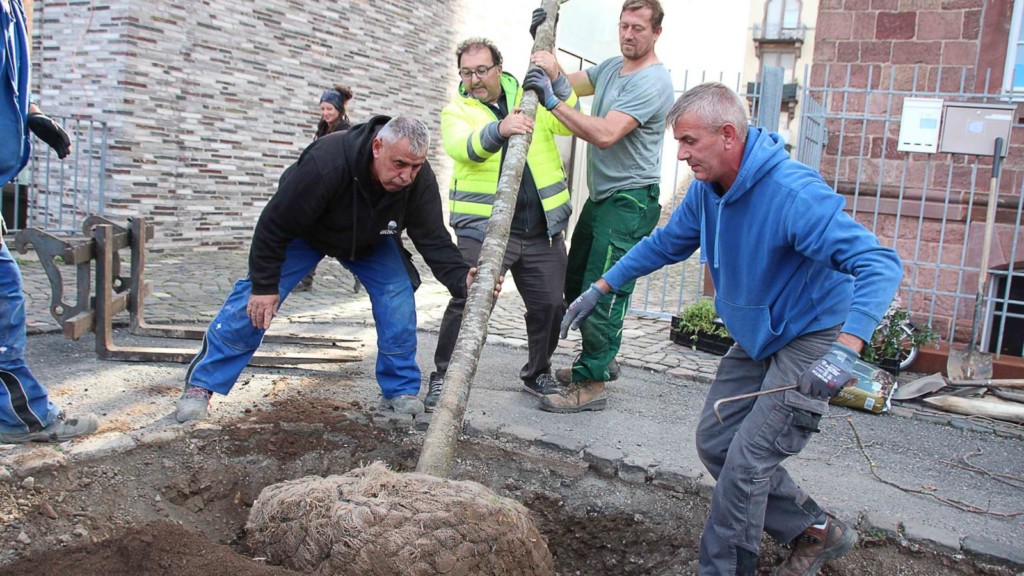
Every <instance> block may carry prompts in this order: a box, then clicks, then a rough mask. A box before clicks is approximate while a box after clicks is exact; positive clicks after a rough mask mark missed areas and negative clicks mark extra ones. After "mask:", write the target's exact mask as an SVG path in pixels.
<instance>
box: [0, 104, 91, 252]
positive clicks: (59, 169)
mask: <svg viewBox="0 0 1024 576" xmlns="http://www.w3.org/2000/svg"><path fill="white" fill-rule="evenodd" d="M53 119H54V121H56V122H58V123H60V124H61V125H62V126H63V127H64V129H65V130H66V131H67V133H68V136H70V138H71V153H70V154H69V155H68V156H67V157H66V158H65V159H63V160H60V159H58V158H57V154H56V153H54V152H53V150H52V149H51V148H50V147H49V146H47V145H46V144H45V143H44V142H42V141H41V140H38V139H36V138H35V137H34V136H33V142H32V157H31V158H30V160H29V163H28V165H27V166H26V167H25V169H24V170H22V171H21V173H20V174H19V175H18V177H17V178H15V180H14V181H12V182H11V183H9V184H7V185H5V186H4V189H3V215H4V220H5V221H6V223H7V228H8V229H9V230H11V231H17V230H21V229H23V228H28V227H34V228H41V229H43V230H46V231H49V232H66V233H78V232H79V231H80V229H81V223H82V221H83V220H84V219H85V218H86V217H87V216H89V215H97V216H102V215H103V214H104V209H105V200H106V198H105V193H106V184H107V177H108V175H107V137H108V129H107V123H106V122H99V121H96V120H88V119H81V118H58V117H53Z"/></svg>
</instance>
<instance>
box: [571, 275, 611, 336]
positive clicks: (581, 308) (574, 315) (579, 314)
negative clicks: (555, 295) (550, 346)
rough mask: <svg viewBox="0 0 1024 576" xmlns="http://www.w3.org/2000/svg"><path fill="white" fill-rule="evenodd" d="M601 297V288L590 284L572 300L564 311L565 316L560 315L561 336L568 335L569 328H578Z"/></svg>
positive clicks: (602, 293) (602, 295)
mask: <svg viewBox="0 0 1024 576" xmlns="http://www.w3.org/2000/svg"><path fill="white" fill-rule="evenodd" d="M602 297H604V292H601V289H600V288H598V287H597V286H596V285H594V284H591V285H590V288H588V289H587V291H586V292H584V293H583V294H580V296H579V298H577V299H575V300H573V301H572V304H569V308H568V309H567V310H566V311H565V316H564V317H562V332H561V337H562V338H568V337H569V328H572V329H573V330H578V329H579V327H580V324H582V323H583V321H584V320H586V319H587V317H588V316H590V315H591V314H592V313H593V312H594V308H595V307H596V306H597V303H598V301H599V300H601V298H602Z"/></svg>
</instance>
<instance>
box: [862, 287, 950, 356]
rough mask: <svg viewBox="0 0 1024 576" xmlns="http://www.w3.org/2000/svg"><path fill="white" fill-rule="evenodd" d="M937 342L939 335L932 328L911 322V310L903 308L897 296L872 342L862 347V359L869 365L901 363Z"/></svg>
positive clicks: (873, 335)
mask: <svg viewBox="0 0 1024 576" xmlns="http://www.w3.org/2000/svg"><path fill="white" fill-rule="evenodd" d="M938 340H939V335H938V334H937V333H935V331H934V330H932V328H931V326H928V325H927V324H924V325H920V326H919V325H916V324H912V323H911V322H910V311H909V310H907V309H906V308H904V307H903V301H902V300H901V299H900V296H899V294H897V295H896V297H895V298H893V299H892V303H891V304H890V305H889V309H888V310H886V311H885V316H883V317H882V321H881V322H879V323H878V327H877V328H875V332H874V333H873V334H872V335H871V342H870V343H869V345H868V346H865V347H864V351H863V353H862V354H861V357H862V358H863V359H864V360H865V361H867V362H872V363H875V362H878V361H879V360H882V359H896V360H900V361H902V360H903V359H904V357H905V356H906V355H907V354H910V353H911V351H912V350H916V349H918V348H921V347H922V346H926V345H928V344H932V343H935V342H938Z"/></svg>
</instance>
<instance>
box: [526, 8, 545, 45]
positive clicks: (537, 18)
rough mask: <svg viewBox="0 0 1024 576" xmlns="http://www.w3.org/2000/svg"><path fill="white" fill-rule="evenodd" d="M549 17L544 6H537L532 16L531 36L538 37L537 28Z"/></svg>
mask: <svg viewBox="0 0 1024 576" xmlns="http://www.w3.org/2000/svg"><path fill="white" fill-rule="evenodd" d="M547 19H548V13H547V12H545V11H544V9H543V8H536V9H534V11H533V16H532V17H530V38H533V39H534V40H536V39H537V28H540V25H541V24H543V23H544V21H545V20H547Z"/></svg>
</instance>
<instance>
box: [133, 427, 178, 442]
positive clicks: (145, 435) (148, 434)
mask: <svg viewBox="0 0 1024 576" xmlns="http://www.w3.org/2000/svg"><path fill="white" fill-rule="evenodd" d="M182 433H183V431H182V429H181V427H180V426H174V427H168V428H158V429H156V430H150V429H143V430H137V431H135V432H131V433H130V435H131V437H132V438H134V439H135V442H136V443H137V444H138V445H140V446H152V445H157V444H167V443H168V442H173V441H175V440H177V439H178V438H181V437H182Z"/></svg>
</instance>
